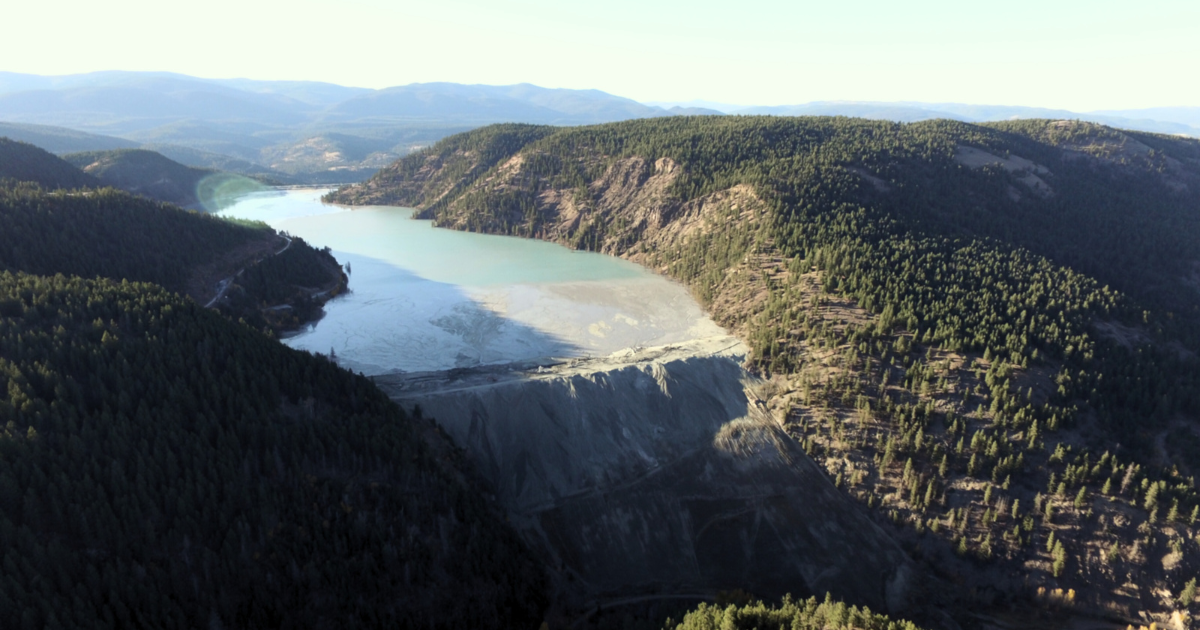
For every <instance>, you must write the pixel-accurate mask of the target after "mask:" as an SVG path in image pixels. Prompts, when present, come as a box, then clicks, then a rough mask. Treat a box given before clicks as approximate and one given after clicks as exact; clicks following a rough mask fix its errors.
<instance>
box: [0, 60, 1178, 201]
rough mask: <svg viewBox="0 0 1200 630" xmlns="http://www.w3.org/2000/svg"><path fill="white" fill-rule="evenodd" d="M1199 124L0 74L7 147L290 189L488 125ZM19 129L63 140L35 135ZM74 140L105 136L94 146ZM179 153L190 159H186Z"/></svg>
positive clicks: (353, 174)
mask: <svg viewBox="0 0 1200 630" xmlns="http://www.w3.org/2000/svg"><path fill="white" fill-rule="evenodd" d="M1198 112H1200V110H1198V109H1196V108H1186V107H1179V108H1157V109H1147V110H1136V111H1128V112H1121V111H1111V112H1108V111H1106V112H1093V113H1088V114H1084V113H1077V112H1069V111H1066V110H1050V109H1040V108H1031V107H1009V106H989V105H966V104H961V103H937V104H929V103H912V102H902V103H874V102H846V101H818V102H812V103H803V104H797V105H779V106H739V105H730V104H728V103H718V102H711V101H699V100H695V101H687V102H662V103H650V104H646V103H639V102H637V101H634V100H631V99H628V98H624V97H621V96H616V95H613V94H608V93H606V92H602V91H599V90H571V89H549V88H543V87H538V86H535V85H530V84H527V83H522V84H518V85H503V86H492V85H461V84H456V83H417V84H412V85H404V86H396V87H390V88H385V89H380V90H374V89H367V88H355V87H344V86H340V85H334V84H330V83H320V82H313V81H259V80H254V79H203V78H197V77H189V76H186V75H181V74H173V73H167V72H94V73H88V74H77V75H66V76H56V77H43V76H36V75H28V74H17V73H3V72H0V120H5V121H10V122H9V123H6V126H5V127H3V128H4V129H11V130H12V133H11V135H12V136H13V137H19V138H21V139H24V140H27V141H29V142H32V143H34V144H37V145H38V146H42V147H43V148H46V149H47V150H50V151H53V152H58V153H64V152H74V151H92V150H111V149H118V148H134V147H137V146H140V145H147V147H148V148H153V149H156V150H161V151H162V152H163V153H164V155H169V156H170V157H172V159H178V160H181V161H183V162H184V163H187V164H189V165H191V166H204V167H213V168H220V169H223V170H230V171H234V172H238V173H243V174H247V175H251V176H254V177H262V178H267V179H273V180H275V181H281V182H283V181H286V182H290V183H303V182H308V183H326V182H352V181H358V180H361V179H362V178H363V177H365V176H367V175H370V174H371V173H373V172H374V171H375V170H377V169H379V168H380V167H382V166H384V165H386V164H388V163H389V162H391V161H392V160H394V159H396V158H398V157H402V156H404V155H406V154H407V153H408V152H410V151H412V150H414V149H418V148H423V147H427V146H430V145H431V144H433V143H434V142H437V141H438V140H440V139H441V138H444V137H446V136H448V135H451V134H454V133H459V132H462V131H465V130H467V129H471V128H475V127H478V126H481V125H486V124H491V123H496V122H523V123H533V124H555V125H587V124H598V123H604V122H615V121H620V120H629V119H635V118H655V117H661V116H699V115H709V116H711V115H719V114H722V113H733V114H742V115H746V114H769V115H774V116H853V117H861V118H870V119H878V120H894V121H900V122H917V121H921V120H930V119H936V118H948V119H954V120H961V121H967V122H986V121H996V120H1008V119H1014V118H1035V117H1036V118H1052V119H1082V120H1089V121H1094V122H1099V123H1103V124H1107V125H1111V126H1115V127H1121V128H1125V129H1135V130H1142V131H1152V132H1158V133H1169V134H1187V135H1200V126H1198V125H1200V113H1198ZM30 125H54V126H58V127H65V128H69V129H71V130H72V131H70V132H66V133H50V132H48V131H47V133H49V136H46V135H37V134H34V133H33V131H31V130H30V129H29V126H30ZM74 130H82V132H84V133H87V134H105V135H107V136H116V138H113V139H110V140H103V141H102V140H99V139H97V138H96V137H95V136H88V135H79V134H80V133H81V132H77V131H74ZM72 134H74V135H72ZM168 147H170V148H168ZM185 150H190V151H196V152H200V153H193V154H186V155H185ZM172 151H174V153H172ZM218 156H220V157H218Z"/></svg>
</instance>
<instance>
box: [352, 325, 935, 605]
mask: <svg viewBox="0 0 1200 630" xmlns="http://www.w3.org/2000/svg"><path fill="white" fill-rule="evenodd" d="M744 351H745V348H744V347H743V346H742V345H741V344H740V343H738V342H737V341H736V340H735V339H733V338H717V339H708V340H698V341H694V342H690V343H685V344H680V345H676V346H670V347H665V348H649V349H644V350H639V351H637V352H628V353H621V354H620V355H614V356H612V357H607V358H603V359H595V360H577V361H572V362H571V363H570V364H569V365H560V366H556V367H552V368H550V369H545V368H542V369H538V370H536V371H532V372H529V371H525V372H520V371H519V372H515V373H506V374H503V378H501V379H498V378H497V375H496V373H495V370H494V369H492V370H481V371H479V372H478V373H477V374H472V373H471V372H464V371H455V372H454V373H453V374H443V375H438V376H435V377H432V378H431V377H430V376H429V375H419V376H414V375H403V376H391V377H377V378H376V383H377V384H378V385H380V386H381V387H382V388H383V389H384V391H385V392H389V393H390V394H391V395H392V397H393V398H394V399H396V400H399V401H401V402H402V403H403V404H405V405H406V406H417V407H419V408H420V409H421V411H422V412H423V413H425V414H429V415H432V416H433V417H435V418H438V421H439V423H440V424H441V426H442V427H443V428H445V430H446V431H447V432H448V433H449V435H450V437H451V438H453V439H454V441H455V443H456V444H459V445H461V446H462V447H464V448H465V449H466V450H467V452H468V454H469V455H470V457H471V460H472V461H473V462H475V464H476V466H477V467H478V468H479V470H480V471H481V473H482V474H483V475H484V476H485V477H486V478H487V479H488V480H489V481H490V482H491V484H492V487H493V488H494V491H495V493H496V499H497V501H498V502H499V503H500V505H502V506H503V507H504V508H506V509H507V510H508V511H509V514H510V515H511V518H512V522H513V523H514V524H515V525H516V526H517V528H518V530H519V531H521V532H522V533H523V535H524V537H525V539H526V540H527V541H529V542H530V544H531V545H532V546H533V547H534V549H535V550H536V551H537V552H538V553H539V555H541V556H542V557H544V558H546V559H548V565H549V566H550V567H551V569H552V572H553V574H554V575H555V577H556V578H557V582H558V588H559V589H560V590H561V591H562V592H561V593H560V594H559V596H558V597H557V602H558V605H559V606H569V605H571V604H574V605H575V606H577V607H579V608H585V606H584V604H585V602H588V601H596V600H600V601H603V600H605V599H613V598H616V597H618V596H622V595H624V596H629V595H636V594H642V595H644V594H646V593H668V594H669V593H714V592H717V591H721V590H728V591H733V590H735V589H739V588H740V589H746V590H748V591H750V592H752V593H755V594H756V595H759V596H763V597H772V598H774V597H779V596H782V595H784V594H785V593H793V594H795V595H797V596H799V595H805V596H807V595H818V594H819V595H823V594H824V593H826V592H832V593H834V594H835V595H837V596H838V597H841V598H846V599H848V600H850V601H853V602H856V603H859V604H866V605H869V606H870V607H872V608H873V609H876V610H890V611H892V612H898V611H902V610H904V609H905V608H906V607H907V605H908V598H909V596H910V594H911V593H910V590H911V589H912V588H913V584H911V579H912V577H913V576H912V570H911V567H910V566H909V563H908V561H907V559H906V557H905V555H904V553H903V551H902V550H901V549H900V548H899V547H898V546H897V545H896V544H895V543H894V542H893V541H892V540H891V539H890V538H889V537H888V536H887V535H886V534H885V533H884V532H883V531H882V530H880V529H879V527H878V526H877V525H875V524H874V523H873V522H872V521H871V520H870V519H869V518H867V515H866V512H865V511H864V510H862V509H861V508H860V507H858V506H856V505H854V504H853V502H851V501H848V500H847V499H846V498H845V497H844V496H842V495H841V494H840V493H839V492H838V491H837V489H836V488H835V487H834V486H833V484H831V483H830V481H829V479H828V478H827V477H826V476H825V474H824V473H823V471H822V470H821V469H820V468H819V467H817V466H816V465H815V464H814V463H813V462H812V460H810V459H809V458H808V457H807V456H806V455H805V454H804V453H803V451H802V450H800V449H799V448H798V447H797V446H796V444H795V443H794V442H793V441H792V440H791V439H790V438H788V437H787V435H786V434H785V433H784V432H783V431H782V429H781V428H780V426H779V424H778V423H777V422H776V420H775V419H774V418H773V417H772V415H771V414H770V413H769V412H768V411H767V410H766V408H765V407H763V405H762V402H761V401H759V400H758V399H757V397H756V396H755V395H754V393H753V392H752V390H751V389H749V388H751V387H753V385H754V379H752V378H751V377H750V376H749V375H747V374H746V373H745V371H744V370H743V369H742V367H741V365H740V361H741V359H742V358H743V357H742V356H741V355H742V353H744Z"/></svg>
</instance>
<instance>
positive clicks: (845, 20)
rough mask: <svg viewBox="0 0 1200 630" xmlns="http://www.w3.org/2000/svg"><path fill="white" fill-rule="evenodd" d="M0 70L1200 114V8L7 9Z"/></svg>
mask: <svg viewBox="0 0 1200 630" xmlns="http://www.w3.org/2000/svg"><path fill="white" fill-rule="evenodd" d="M5 4H6V6H4V7H3V8H2V9H0V24H3V25H4V36H3V37H0V70H6V71H11V72H27V73H33V74H72V73H80V72H89V71H93V70H161V71H170V72H180V73H183V74H190V75H194V76H201V77H210V78H233V77H245V78H251V79H294V80H313V81H327V82H330V83H338V84H341V85H353V86H362V87H373V88H379V87H387V86H391V85H403V84H407V83H414V82H425V81H452V82H456V83H486V84H493V85H503V84H511V83H522V82H525V83H533V84H536V85H540V86H543V87H565V88H596V89H600V90H604V91H606V92H610V93H613V94H618V95H621V96H627V97H630V98H634V99H637V100H640V101H686V100H691V99H707V100H711V101H719V102H726V103H733V104H746V105H784V104H796V103H804V102H809V101H817V100H871V101H923V102H939V101H941V102H959V103H976V104H992V105H1029V106H1039V107H1054V108H1064V109H1071V110H1075V111H1090V110H1096V109H1125V108H1139V107H1154V106H1200V81H1198V80H1197V66H1198V65H1200V1H1197V0H1186V1H1185V0H1121V1H1120V2H1116V1H1111V0H1087V1H1069V2H1068V1H1057V0H1004V1H997V2H986V3H985V2H972V1H970V0H954V1H949V0H911V1H904V0H889V1H875V0H857V1H856V0H841V1H837V2H834V1H827V2H810V1H807V0H793V1H791V2H787V1H775V0H740V1H736V2H729V1H727V2H707V1H702V0H691V1H686V2H685V1H676V0H670V1H661V2H654V1H653V0H642V1H640V2H634V1H631V0H603V1H590V2H566V1H563V0H555V1H550V0H490V1H476V0H425V1H422V2H411V1H409V0H391V1H386V0H337V1H336V2H335V1H330V0H284V1H278V0H203V1H192V2H183V1H178V0H103V1H97V0H87V1H76V0H37V1H30V0H8V1H7V2H6V3H5Z"/></svg>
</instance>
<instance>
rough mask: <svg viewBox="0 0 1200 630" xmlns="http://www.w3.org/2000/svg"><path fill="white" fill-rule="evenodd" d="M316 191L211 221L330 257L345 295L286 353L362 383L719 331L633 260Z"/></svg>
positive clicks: (250, 203) (241, 203) (263, 199)
mask: <svg viewBox="0 0 1200 630" xmlns="http://www.w3.org/2000/svg"><path fill="white" fill-rule="evenodd" d="M324 192H325V191H324V190H312V189H307V190H275V191H268V192H260V193H253V194H250V195H246V196H244V197H242V198H240V199H239V200H238V202H237V203H236V204H235V205H233V206H231V207H229V208H226V209H225V210H223V211H221V212H220V213H219V214H220V215H223V216H232V217H239V218H245V219H254V220H259V221H263V222H265V223H267V224H269V225H271V226H272V227H274V228H275V229H277V230H280V231H283V232H288V233H290V234H292V235H294V236H299V237H301V238H303V239H304V240H306V241H308V242H309V243H310V244H312V245H313V246H315V247H329V248H330V249H331V250H332V253H333V255H334V256H335V257H336V258H337V259H338V261H339V262H341V263H342V264H343V266H346V267H348V268H349V270H350V274H349V276H350V291H349V293H347V294H345V295H343V296H339V297H338V298H336V299H333V300H330V301H329V302H328V303H327V304H326V305H325V316H324V317H323V318H321V319H320V321H318V322H316V323H314V324H311V325H310V326H309V327H308V328H307V329H305V330H302V331H299V332H298V333H297V334H295V335H293V336H289V337H288V338H287V339H286V340H285V343H287V344H288V345H290V346H292V347H294V348H299V349H303V350H309V351H312V352H320V353H329V352H330V350H333V351H334V352H335V353H336V355H337V360H338V362H339V363H340V364H342V365H344V366H345V367H348V368H350V369H353V370H356V371H360V372H364V373H366V374H384V373H389V372H395V371H426V370H442V369H448V368H453V367H467V366H472V365H480V364H491V363H504V362H509V361H519V360H529V359H539V358H546V357H571V356H583V355H606V354H610V353H613V352H617V351H619V350H622V349H626V348H630V347H634V346H654V345H664V344H669V343H674V342H677V341H684V340H688V339H696V338H700V337H707V336H712V335H719V334H722V333H723V331H721V329H720V328H718V327H717V326H716V325H715V324H713V323H712V321H711V320H710V319H708V317H707V316H705V314H704V313H703V311H702V310H701V309H700V308H699V306H697V305H696V303H695V301H694V300H692V298H691V296H690V295H689V294H688V293H687V291H686V290H684V289H683V288H682V287H680V286H679V285H677V284H674V283H672V282H670V281H668V280H666V279H664V278H662V277H659V276H656V275H654V274H652V273H650V272H648V271H646V270H645V269H643V268H641V267H639V266H638V265H635V264H633V263H630V262H627V261H624V260H621V259H619V258H614V257H611V256H603V255H600V254H592V253H586V252H575V251H571V250H569V249H566V248H564V247H560V246H558V245H554V244H552V243H545V242H542V241H535V240H528V239H519V238H511V237H504V236H492V235H486V234H471V233H467V232H457V231H454V230H446V229H439V228H435V227H433V226H432V225H431V223H430V222H429V221H417V220H413V219H412V218H411V217H412V215H413V210H411V209H408V208H388V207H369V208H357V209H354V210H350V209H348V208H343V207H338V206H328V205H324V204H322V203H321V202H320V196H321V194H323V193H324Z"/></svg>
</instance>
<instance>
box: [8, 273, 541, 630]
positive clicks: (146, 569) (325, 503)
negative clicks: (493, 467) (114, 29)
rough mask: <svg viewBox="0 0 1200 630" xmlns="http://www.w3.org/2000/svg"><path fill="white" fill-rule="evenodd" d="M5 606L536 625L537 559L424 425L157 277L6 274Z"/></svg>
mask: <svg viewBox="0 0 1200 630" xmlns="http://www.w3.org/2000/svg"><path fill="white" fill-rule="evenodd" d="M0 348H3V349H4V352H3V354H2V355H0V383H3V384H4V388H3V390H0V391H3V393H0V455H2V456H0V566H3V567H4V570H3V572H0V619H4V620H7V621H5V622H3V624H0V625H4V626H5V627H14V624H16V625H19V626H20V627H30V628H35V627H56V628H71V629H73V628H129V627H153V628H167V627H188V628H199V627H205V628H266V627H289V628H338V627H380V628H382V627H421V628H528V627H530V626H533V625H535V624H537V623H538V621H539V620H540V619H541V614H542V610H543V609H544V607H545V601H546V600H545V584H544V581H545V578H544V576H543V574H542V571H541V568H540V566H539V564H538V563H537V561H536V560H535V559H534V558H533V557H532V556H531V554H530V553H529V552H528V550H527V549H525V548H524V546H523V545H522V544H521V543H520V540H519V539H518V538H517V536H516V535H515V534H514V533H513V531H512V529H511V528H510V527H508V526H507V525H506V524H505V523H504V522H503V520H502V515H501V514H499V513H498V511H496V510H495V509H494V508H493V507H492V506H490V505H489V504H488V502H487V501H485V500H484V498H483V497H482V495H481V494H480V492H479V489H478V487H477V485H476V482H475V481H474V479H475V478H474V477H473V475H472V473H471V470H470V467H469V465H466V464H465V463H464V462H463V461H462V459H461V457H460V456H459V455H458V452H457V451H456V450H455V449H454V448H453V447H452V446H451V445H450V444H448V442H447V441H446V440H445V438H444V437H443V436H442V434H441V433H440V432H438V431H437V430H436V429H435V428H434V427H433V426H432V425H430V424H429V423H428V422H427V421H421V420H418V419H413V418H411V417H409V416H408V415H406V414H405V413H404V412H403V411H402V410H401V409H399V408H398V407H397V406H396V405H395V404H393V403H391V402H390V401H389V400H388V399H387V398H386V397H385V396H383V395H382V394H381V393H380V392H379V390H378V389H376V388H375V387H373V386H372V385H371V384H370V382H369V381H368V380H367V379H365V378H363V377H361V376H355V375H353V374H351V373H350V372H348V371H345V370H342V369H339V368H338V367H337V366H336V365H334V364H333V363H332V362H331V361H328V360H327V359H324V358H321V357H315V356H313V355H311V354H308V353H304V352H298V351H294V350H290V349H288V348H286V347H284V346H283V345H282V344H279V343H278V342H276V341H274V340H272V339H269V338H267V337H266V336H264V335H261V334H258V333H257V332H256V331H254V330H252V329H250V328H249V327H247V326H244V325H239V324H237V323H234V322H231V321H229V320H227V319H225V318H223V317H221V316H219V315H217V314H216V313H214V312H212V311H210V310H208V309H204V308H201V307H200V306H198V305H197V304H196V303H194V302H192V301H190V300H186V299H184V298H181V297H180V296H178V295H176V294H172V293H168V292H166V291H164V290H162V289H161V288H160V287H157V286H154V285H150V284H144V283H136V282H113V281H108V280H83V279H80V278H68V277H64V276H61V275H59V276H56V277H51V278H46V277H39V276H30V275H26V274H12V273H9V272H7V271H5V272H0Z"/></svg>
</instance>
